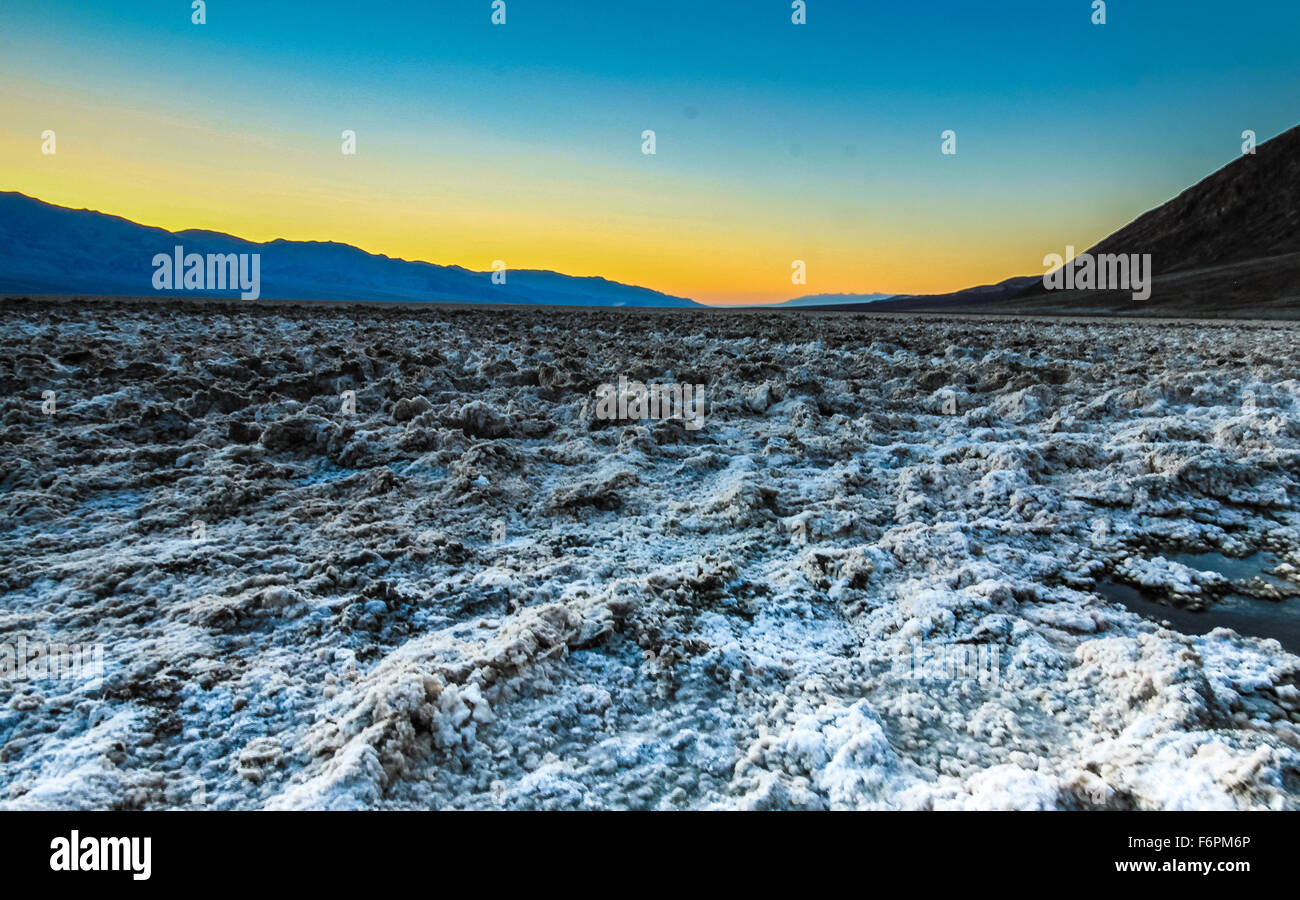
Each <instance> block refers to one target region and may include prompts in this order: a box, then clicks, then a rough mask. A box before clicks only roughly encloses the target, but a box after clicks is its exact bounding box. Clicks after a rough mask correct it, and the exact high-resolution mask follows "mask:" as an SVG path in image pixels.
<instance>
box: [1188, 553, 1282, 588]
mask: <svg viewBox="0 0 1300 900" xmlns="http://www.w3.org/2000/svg"><path fill="white" fill-rule="evenodd" d="M1170 559H1172V560H1173V561H1174V562H1178V563H1182V564H1183V565H1185V566H1189V567H1191V568H1193V569H1200V570H1201V571H1202V572H1217V573H1218V574H1220V575H1222V576H1223V577H1224V578H1227V579H1228V580H1229V581H1251V580H1252V579H1255V578H1258V579H1260V580H1261V581H1263V582H1265V583H1267V584H1271V585H1273V586H1275V587H1287V586H1288V585H1287V582H1286V581H1284V580H1282V579H1281V578H1278V577H1277V576H1276V575H1270V574H1269V572H1270V570H1272V569H1273V568H1274V567H1276V566H1277V564H1278V562H1279V560H1278V558H1277V557H1276V556H1274V555H1273V554H1271V553H1263V552H1260V553H1255V554H1252V555H1251V556H1247V557H1245V558H1243V559H1233V558H1232V557H1231V556H1224V555H1223V554H1222V553H1182V554H1179V555H1178V556H1172V557H1170Z"/></svg>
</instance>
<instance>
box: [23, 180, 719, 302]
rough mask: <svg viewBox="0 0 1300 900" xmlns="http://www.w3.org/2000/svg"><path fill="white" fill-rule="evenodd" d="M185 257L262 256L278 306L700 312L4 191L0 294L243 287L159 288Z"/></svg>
mask: <svg viewBox="0 0 1300 900" xmlns="http://www.w3.org/2000/svg"><path fill="white" fill-rule="evenodd" d="M176 245H181V246H183V247H184V248H185V252H186V253H201V254H208V253H258V254H260V255H261V296H262V297H263V298H266V299H277V300H379V301H417V302H418V301H425V302H448V303H452V302H470V303H512V304H543V305H568V306H629V307H632V306H635V307H700V306H701V304H698V303H696V302H695V301H694V300H689V299H687V298H685V297H674V296H671V295H668V294H663V293H660V292H658V291H653V290H650V289H649V288H643V287H636V286H633V285H626V284H620V283H619V282H616V281H609V280H607V279H605V278H598V277H579V276H573V275H563V274H560V273H558V272H551V271H546V270H538V269H510V270H508V271H507V273H506V283H505V284H493V283H492V278H491V275H492V273H491V272H474V271H471V270H469V269H464V268H461V267H459V266H440V265H436V264H434V263H428V262H419V261H410V260H403V259H394V258H392V257H388V256H382V255H378V254H373V253H367V252H366V251H364V250H361V249H359V248H357V247H353V246H352V245H350V244H340V243H335V242H321V241H289V240H284V239H277V240H274V241H268V242H266V243H257V242H255V241H247V240H244V239H243V238H238V237H234V236H233V235H229V234H224V233H222V232H217V231H203V230H199V229H189V230H185V231H178V232H171V231H168V230H166V229H165V228H156V227H153V226H150V225H141V224H139V223H137V222H132V221H130V220H129V219H124V218H121V217H120V216H113V215H109V214H107V213H101V212H95V211H93V210H86V209H81V210H78V209H71V208H69V207H65V206H56V205H54V204H52V203H46V202H44V201H42V200H38V199H36V198H34V197H29V196H27V195H26V194H21V193H17V192H12V191H0V293H6V294H92V295H96V294H98V295H123V296H148V295H151V294H157V295H158V296H188V297H202V296H210V297H234V296H238V294H239V292H238V291H232V290H225V291H194V290H190V291H186V290H162V291H158V290H154V287H153V274H154V267H153V258H154V256H155V255H156V254H158V253H168V254H170V253H172V249H173V247H175V246H176Z"/></svg>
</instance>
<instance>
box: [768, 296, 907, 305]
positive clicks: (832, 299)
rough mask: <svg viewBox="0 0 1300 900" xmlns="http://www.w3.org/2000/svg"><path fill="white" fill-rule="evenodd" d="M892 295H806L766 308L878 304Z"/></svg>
mask: <svg viewBox="0 0 1300 900" xmlns="http://www.w3.org/2000/svg"><path fill="white" fill-rule="evenodd" d="M892 296H894V295H893V294H808V295H806V296H803V297H792V298H791V299H789V300H782V301H781V302H780V303H769V304H765V305H766V306H819V307H820V306H841V305H843V304H846V303H879V302H880V301H881V300H888V299H889V298H890V297H892Z"/></svg>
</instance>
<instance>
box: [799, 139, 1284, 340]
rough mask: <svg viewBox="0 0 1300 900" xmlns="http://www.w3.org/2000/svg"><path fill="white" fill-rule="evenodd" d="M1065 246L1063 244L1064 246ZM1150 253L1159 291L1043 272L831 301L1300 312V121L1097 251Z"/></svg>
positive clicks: (992, 308)
mask: <svg viewBox="0 0 1300 900" xmlns="http://www.w3.org/2000/svg"><path fill="white" fill-rule="evenodd" d="M1058 252H1059V251H1058ZM1087 252H1088V253H1090V254H1093V255H1094V256H1095V255H1096V254H1100V253H1117V254H1118V253H1122V254H1134V253H1138V254H1141V253H1150V254H1151V264H1152V267H1153V269H1154V270H1155V279H1154V283H1153V285H1152V293H1151V296H1150V297H1149V298H1148V299H1146V300H1143V301H1135V300H1134V299H1133V292H1132V291H1097V290H1092V291H1077V290H1076V291H1048V290H1045V289H1044V287H1043V276H1042V274H1037V275H1024V276H1018V277H1016V278H1009V279H1007V280H1006V281H1003V282H1000V283H999V284H995V285H984V286H981V287H975V288H967V289H966V290H962V291H956V292H954V293H951V294H939V295H918V296H911V297H894V298H892V299H889V300H885V301H881V302H875V303H870V304H861V303H851V304H843V305H839V306H833V307H827V306H823V307H821V308H822V309H839V310H863V311H868V310H869V311H871V312H890V311H893V312H905V311H927V310H928V311H936V312H937V311H944V312H983V313H1022V312H1023V313H1049V314H1075V313H1078V314H1108V313H1114V314H1122V315H1161V316H1166V315H1175V316H1177V315H1196V316H1233V317H1242V316H1248V317H1286V318H1292V317H1296V316H1300V126H1297V127H1295V128H1292V129H1291V130H1289V131H1286V132H1284V133H1282V134H1280V135H1278V136H1277V137H1275V138H1273V139H1272V140H1269V141H1266V142H1264V143H1262V144H1260V145H1259V146H1258V147H1256V148H1255V153H1254V154H1253V155H1249V156H1242V157H1241V158H1239V159H1237V160H1235V161H1233V162H1232V163H1230V164H1228V165H1227V166H1225V167H1223V168H1222V169H1220V170H1219V171H1217V172H1215V173H1214V174H1212V175H1210V176H1209V177H1207V178H1205V179H1203V180H1201V181H1200V182H1198V183H1197V184H1196V185H1194V186H1192V187H1190V188H1188V189H1187V190H1185V191H1183V192H1182V193H1181V194H1179V195H1178V196H1177V197H1175V198H1173V199H1172V200H1170V201H1169V202H1168V203H1165V204H1163V205H1162V206H1159V207H1157V208H1156V209H1153V210H1151V211H1150V212H1147V213H1145V214H1143V215H1142V216H1139V217H1138V218H1137V219H1136V220H1134V221H1133V222H1131V223H1130V224H1128V225H1126V226H1125V227H1123V228H1121V229H1120V230H1119V231H1116V232H1115V233H1114V234H1112V235H1110V236H1109V237H1107V238H1106V239H1104V240H1103V241H1101V242H1100V243H1098V244H1097V245H1096V246H1094V247H1091V248H1089V249H1088V251H1087Z"/></svg>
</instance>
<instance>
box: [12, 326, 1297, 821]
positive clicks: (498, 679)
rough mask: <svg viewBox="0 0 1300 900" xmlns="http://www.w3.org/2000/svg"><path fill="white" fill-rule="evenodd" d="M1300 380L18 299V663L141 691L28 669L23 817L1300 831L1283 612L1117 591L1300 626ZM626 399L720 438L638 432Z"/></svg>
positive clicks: (1223, 338) (17, 686) (782, 336)
mask: <svg viewBox="0 0 1300 900" xmlns="http://www.w3.org/2000/svg"><path fill="white" fill-rule="evenodd" d="M1298 364H1300V326H1297V325H1294V324H1292V325H1283V324H1276V325H1273V324H1267V323H1264V324H1261V323H1252V324H1250V325H1241V324H1231V323H1196V322H1179V323H1133V322H1105V321H1093V322H1086V321H1071V322H1065V321H1052V320H1029V321H1024V322H1017V321H1014V320H999V321H978V320H972V319H969V318H967V319H943V318H916V319H909V318H906V317H892V318H872V317H867V316H848V315H829V314H819V315H809V316H799V315H797V314H791V313H763V312H746V313H724V312H717V311H707V312H689V311H674V312H636V311H604V312H602V311H592V310H589V311H578V310H554V309H552V310H546V309H539V310H529V309H513V310H501V309H494V310H466V309H445V308H415V307H405V308H404V307H387V308H383V307H347V306H326V305H315V306H310V307H308V306H292V305H286V306H282V307H275V306H260V305H257V304H247V305H239V304H234V303H212V304H210V305H208V306H201V305H197V304H175V305H173V304H170V303H167V302H153V303H130V302H116V301H114V302H108V301H104V302H88V303H81V304H74V303H46V302H37V301H27V302H21V301H19V302H5V303H3V304H2V305H0V385H2V387H3V395H4V399H3V405H2V406H0V416H2V418H0V645H2V646H9V647H14V646H17V642H18V641H19V640H20V639H21V640H22V641H25V642H27V645H29V646H30V645H39V644H40V643H41V642H46V643H49V644H79V645H98V646H100V647H102V652H103V674H102V678H100V679H93V678H88V677H86V676H85V673H84V672H83V673H82V676H81V677H65V678H50V677H45V678H41V677H26V678H19V677H15V674H14V673H13V672H10V673H9V675H8V677H6V676H5V675H4V674H3V673H0V745H2V747H3V749H0V807H6V808H20V809H32V808H102V807H107V808H157V807H182V808H200V807H206V808H220V809H230V808H263V807H271V808H373V807H385V808H447V807H458V808H545V809H552V808H737V807H738V808H782V809H784V808H905V809H960V808H979V809H1003V808H1013V809H1038V808H1066V809H1094V808H1142V809H1177V808H1198V809H1217V808H1238V807H1243V808H1244V807H1254V808H1271V809H1280V808H1291V809H1294V808H1300V689H1298V688H1297V678H1298V676H1300V657H1297V656H1295V655H1294V654H1293V653H1292V652H1289V651H1288V650H1287V649H1286V648H1284V647H1283V646H1282V645H1281V644H1280V643H1279V642H1278V641H1277V640H1274V639H1272V637H1271V636H1270V631H1269V627H1268V624H1267V623H1268V621H1269V619H1268V617H1267V616H1262V617H1260V619H1259V621H1260V623H1261V624H1260V627H1259V628H1257V629H1245V628H1243V629H1241V630H1239V631H1236V632H1234V631H1230V630H1226V629H1218V630H1208V629H1207V630H1208V633H1205V634H1199V635H1197V634H1184V633H1180V632H1178V631H1173V630H1168V629H1166V628H1164V627H1162V625H1161V624H1160V623H1159V622H1158V621H1157V620H1156V618H1158V616H1157V617H1155V618H1149V617H1143V616H1142V615H1139V614H1138V613H1137V612H1134V611H1131V610H1130V608H1129V607H1127V606H1125V605H1122V604H1121V603H1120V602H1117V601H1116V600H1115V599H1114V598H1115V597H1116V596H1118V595H1117V594H1116V593H1115V591H1116V586H1119V587H1120V588H1127V589H1129V590H1130V591H1132V592H1134V593H1135V594H1136V593H1140V594H1141V596H1142V597H1143V598H1144V599H1145V601H1146V602H1148V603H1150V604H1157V606H1156V607H1155V608H1169V609H1171V612H1177V613H1179V614H1180V615H1206V616H1208V615H1213V613H1214V611H1215V609H1216V608H1219V606H1220V605H1221V604H1223V603H1226V602H1228V598H1229V595H1233V596H1237V595H1240V596H1244V597H1245V598H1246V599H1245V600H1244V601H1243V600H1240V599H1239V600H1237V601H1234V602H1237V603H1238V607H1237V608H1239V609H1240V608H1248V607H1242V606H1241V604H1242V603H1246V604H1249V603H1258V604H1264V605H1267V607H1268V609H1269V610H1271V611H1273V612H1274V613H1276V612H1277V611H1278V610H1282V611H1283V612H1285V611H1286V610H1288V609H1291V608H1292V607H1291V606H1289V604H1294V603H1295V602H1296V599H1295V596H1296V595H1297V594H1300V512H1298V508H1297V500H1298V499H1300V483H1298V482H1300V381H1298V380H1297V377H1298V371H1300V367H1298ZM619 376H625V377H626V378H627V379H629V380H635V381H641V382H645V383H650V382H664V383H668V382H675V383H687V384H692V385H695V384H699V385H703V389H704V396H705V398H706V401H707V408H706V415H705V418H704V420H703V425H702V427H700V428H699V429H691V428H686V427H684V424H683V423H682V422H680V421H644V422H640V423H624V422H608V421H605V420H603V419H601V418H599V417H598V416H597V411H596V393H597V388H598V386H599V385H601V384H602V383H617V381H618V379H619ZM347 392H355V412H352V411H350V408H345V403H346V399H345V398H350V397H351V396H352V395H350V394H348V393H347ZM1211 553H1213V554H1218V555H1219V556H1218V557H1217V558H1219V559H1226V560H1228V561H1229V562H1232V561H1235V560H1241V559H1251V560H1261V559H1263V560H1266V561H1267V562H1266V564H1260V565H1266V566H1267V569H1266V570H1265V569H1264V568H1260V570H1259V572H1258V573H1257V574H1258V576H1259V577H1256V578H1248V577H1247V578H1238V579H1237V581H1236V582H1234V581H1233V580H1232V579H1233V577H1235V575H1233V574H1230V575H1225V574H1222V573H1221V572H1217V571H1213V570H1212V569H1201V568H1197V567H1196V566H1193V565H1188V564H1186V563H1185V562H1179V561H1177V560H1175V559H1174V557H1183V558H1187V557H1188V556H1195V557H1196V558H1201V557H1200V555H1204V554H1211ZM1161 604H1163V605H1164V606H1159V605H1161ZM1175 607H1176V608H1177V609H1176V610H1175V609H1174V608H1175ZM1247 618H1248V619H1249V616H1248V617H1247ZM1273 618H1274V619H1276V618H1277V616H1276V615H1274V616H1273ZM1180 621H1181V620H1180ZM1248 631H1253V633H1247V632H1248ZM29 676H30V673H29Z"/></svg>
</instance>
